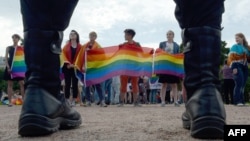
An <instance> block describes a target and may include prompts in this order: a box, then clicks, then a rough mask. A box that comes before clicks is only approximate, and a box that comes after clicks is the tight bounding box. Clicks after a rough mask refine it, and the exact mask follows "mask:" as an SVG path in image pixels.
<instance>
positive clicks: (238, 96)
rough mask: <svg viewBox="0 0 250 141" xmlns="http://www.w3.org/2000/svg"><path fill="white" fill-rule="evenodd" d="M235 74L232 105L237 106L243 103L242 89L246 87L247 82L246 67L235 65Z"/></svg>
mask: <svg viewBox="0 0 250 141" xmlns="http://www.w3.org/2000/svg"><path fill="white" fill-rule="evenodd" d="M236 69H237V74H234V82H235V87H234V97H233V100H234V104H239V103H242V104H244V103H245V100H244V89H245V86H246V82H247V77H248V67H247V66H246V65H245V66H243V65H240V64H239V65H237V66H236Z"/></svg>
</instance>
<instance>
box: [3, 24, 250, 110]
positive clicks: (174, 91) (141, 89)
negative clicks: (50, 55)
mask: <svg viewBox="0 0 250 141" xmlns="http://www.w3.org/2000/svg"><path fill="white" fill-rule="evenodd" d="M124 33H125V40H127V42H125V43H124V44H121V45H126V44H129V43H131V44H132V45H133V44H134V45H135V47H137V46H138V47H140V44H139V43H138V42H135V41H133V37H134V36H135V31H134V30H133V29H126V30H125V31H124ZM166 38H167V40H166V41H163V42H160V44H159V48H161V49H162V50H164V51H166V52H168V53H171V54H177V53H180V47H179V45H178V44H177V43H176V42H174V32H173V31H172V30H169V31H167V33H166ZM12 39H13V45H12V46H8V47H7V48H6V55H5V60H8V61H6V68H5V73H4V79H5V80H6V81H7V94H8V99H10V100H9V101H11V99H12V95H13V82H14V81H18V82H19V88H20V94H21V96H22V97H24V77H23V78H22V77H17V78H11V76H10V73H11V65H12V61H13V56H14V52H15V47H21V46H22V45H21V44H22V43H21V44H20V45H19V41H20V40H21V37H20V35H18V34H14V35H13V36H12ZM96 39H97V33H96V32H94V31H93V32H90V33H89V41H88V42H87V43H85V44H83V45H81V44H80V35H79V33H78V32H77V31H75V30H72V31H71V32H70V35H69V40H68V41H67V43H66V44H65V45H64V47H63V51H62V54H63V56H64V62H63V63H64V64H63V67H62V72H63V75H64V76H63V80H62V93H64V95H65V98H66V99H67V101H68V102H69V103H70V104H71V106H76V104H77V102H78V103H79V104H80V105H81V106H86V107H89V106H91V104H92V103H96V104H97V105H100V106H101V107H107V106H108V105H110V104H111V105H116V104H118V106H119V107H120V106H123V104H131V103H134V105H135V106H141V104H159V103H160V105H161V106H162V107H164V106H165V104H166V103H167V104H174V106H177V107H178V106H179V105H180V104H181V103H184V102H185V101H186V94H185V87H184V85H183V78H179V77H177V76H173V75H167V74H157V75H156V77H157V78H158V81H157V82H156V83H157V84H154V87H152V86H151V85H152V84H151V83H150V77H147V76H140V77H131V76H116V77H113V78H110V79H108V80H106V81H104V82H102V83H100V84H95V85H93V86H88V87H85V86H84V85H83V84H82V83H81V82H80V81H79V80H78V78H77V77H76V74H75V71H74V69H75V68H76V66H75V63H76V61H77V60H79V58H84V54H85V51H87V50H89V49H96V48H101V46H100V45H99V43H98V42H96ZM235 40H236V44H235V45H233V46H232V47H231V48H230V52H229V55H228V58H227V59H225V61H224V65H223V67H222V69H221V74H222V79H223V82H222V84H223V93H222V94H223V95H222V97H223V101H224V103H225V104H234V105H237V106H243V105H244V104H245V100H244V88H245V85H246V78H247V76H248V69H247V59H249V57H248V56H249V55H250V53H249V51H248V48H247V47H248V42H247V40H246V38H245V36H244V34H242V33H238V34H236V35H235ZM121 45H120V46H121ZM237 51H238V52H237ZM244 51H245V52H244ZM240 53H241V54H240ZM81 67H82V68H81V71H83V72H84V71H85V67H84V64H82V65H81ZM242 67H243V68H242ZM236 70H237V71H236ZM237 74H238V75H237ZM8 106H9V107H11V106H12V103H11V102H9V104H8Z"/></svg>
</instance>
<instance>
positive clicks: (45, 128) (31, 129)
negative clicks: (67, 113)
mask: <svg viewBox="0 0 250 141" xmlns="http://www.w3.org/2000/svg"><path fill="white" fill-rule="evenodd" d="M81 123H82V122H81V119H79V120H69V119H65V118H62V117H58V118H55V119H50V118H48V117H44V116H41V115H35V114H27V115H26V116H24V117H23V118H22V119H20V120H19V131H18V134H19V135H21V136H44V135H49V134H52V133H54V132H56V131H58V130H59V129H64V130H66V129H72V128H76V127H79V126H80V124H81Z"/></svg>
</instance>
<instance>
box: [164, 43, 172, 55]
mask: <svg viewBox="0 0 250 141" xmlns="http://www.w3.org/2000/svg"><path fill="white" fill-rule="evenodd" d="M164 50H165V51H166V52H168V53H171V54H173V53H174V43H169V42H166V47H165V49H164Z"/></svg>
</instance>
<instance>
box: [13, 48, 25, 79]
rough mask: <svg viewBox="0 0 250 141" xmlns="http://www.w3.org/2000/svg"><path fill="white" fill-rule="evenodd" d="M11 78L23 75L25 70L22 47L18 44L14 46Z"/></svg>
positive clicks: (22, 76)
mask: <svg viewBox="0 0 250 141" xmlns="http://www.w3.org/2000/svg"><path fill="white" fill-rule="evenodd" d="M11 66H12V67H11V78H17V77H21V78H24V77H25V72H26V70H27V68H26V64H25V61H24V48H23V47H21V46H18V47H16V48H15V52H14V57H13V61H12V65H11Z"/></svg>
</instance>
